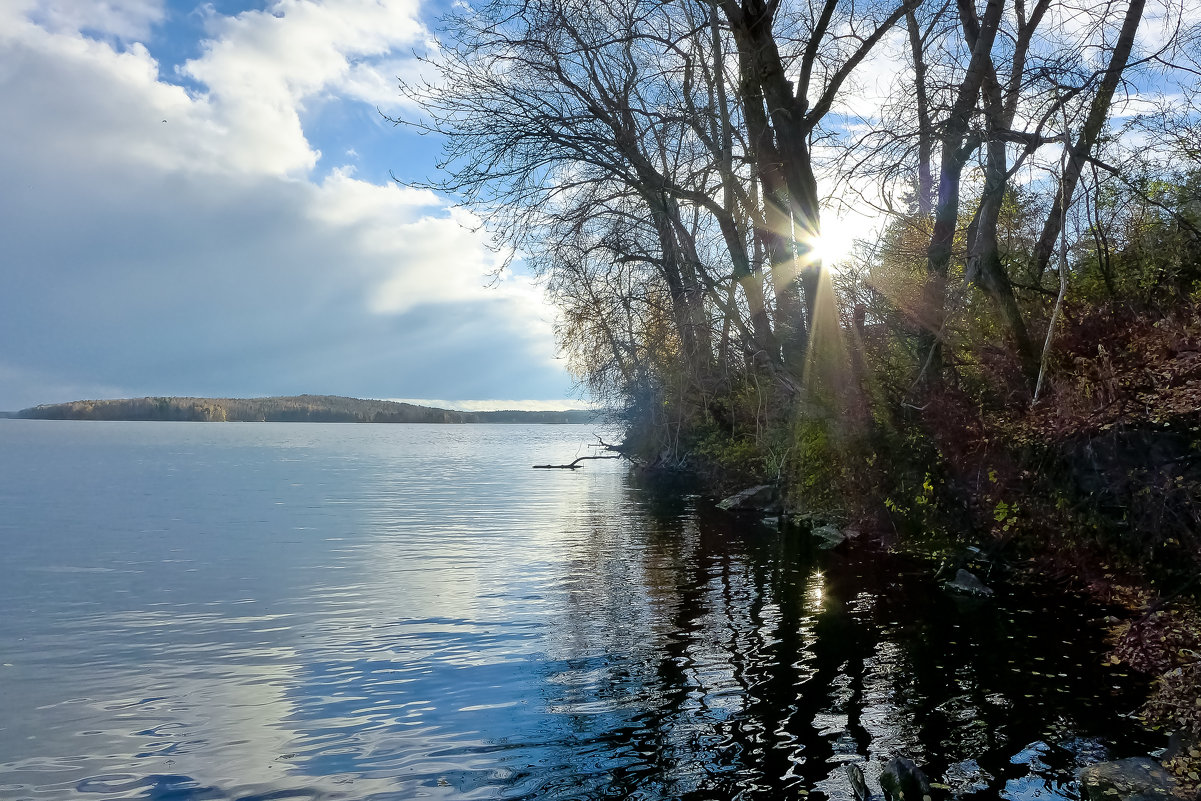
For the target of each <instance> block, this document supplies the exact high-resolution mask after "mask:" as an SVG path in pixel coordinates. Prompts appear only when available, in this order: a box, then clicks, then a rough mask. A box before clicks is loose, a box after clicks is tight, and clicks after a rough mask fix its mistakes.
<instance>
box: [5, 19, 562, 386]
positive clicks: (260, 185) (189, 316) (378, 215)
mask: <svg viewBox="0 0 1201 801" xmlns="http://www.w3.org/2000/svg"><path fill="white" fill-rule="evenodd" d="M437 13H438V9H437V8H436V7H435V6H431V5H428V4H427V5H419V4H418V2H417V0H381V2H372V1H371V0H312V1H308V0H305V1H301V0H284V1H283V2H269V3H263V2H258V3H243V2H230V0H217V1H216V2H209V3H203V4H193V3H189V2H174V0H172V2H164V0H107V2H101V1H99V0H5V2H4V3H3V4H0V108H3V109H4V113H3V115H0V244H2V247H3V251H2V255H0V286H2V287H3V291H0V343H2V346H0V409H9V410H11V409H17V408H22V407H25V406H30V405H33V404H37V403H52V402H58V401H67V400H75V399H81V398H97V397H128V396H140V395H215V396H253V395H277V394H278V395H283V394H294V393H302V392H312V393H328V394H344V395H355V396H360V397H375V398H408V399H431V400H438V401H441V402H456V403H458V402H464V401H492V402H493V403H492V404H490V405H502V406H512V405H515V404H514V403H513V401H529V402H531V403H525V404H522V405H527V406H537V405H540V404H539V403H533V402H545V403H547V404H549V405H551V406H559V407H562V406H565V405H569V404H567V403H565V402H564V401H565V400H568V399H571V398H573V397H574V396H573V394H572V382H571V379H570V377H569V376H568V375H567V374H566V372H565V370H564V367H563V362H562V360H560V359H558V358H556V356H557V354H556V351H555V347H554V341H553V319H554V313H553V310H552V309H550V308H549V307H548V306H547V305H546V304H545V303H544V301H543V298H542V294H541V291H540V290H539V288H538V287H537V286H536V285H535V284H534V283H533V282H532V281H530V280H529V279H528V278H527V277H524V276H522V275H509V276H507V277H505V278H504V279H503V280H501V281H500V282H499V283H496V284H495V285H489V281H488V273H489V271H490V270H491V269H492V268H493V267H495V265H496V263H497V257H496V256H495V254H493V253H492V252H490V251H489V250H488V249H487V248H486V246H485V242H484V240H483V238H482V237H481V235H479V234H476V233H473V232H472V230H471V225H472V223H473V222H474V221H473V220H472V219H471V218H470V217H468V216H466V215H465V214H464V213H463V212H462V211H461V210H456V209H454V208H453V207H452V206H451V205H450V203H449V201H448V200H447V199H446V198H441V197H438V196H435V195H432V194H430V193H428V192H423V191H420V190H416V189H413V188H409V187H404V186H398V185H396V184H395V183H393V182H392V181H391V179H390V178H389V172H393V173H395V174H396V175H397V176H398V177H400V178H401V179H402V180H416V179H420V178H422V177H426V176H429V175H430V174H431V173H432V171H433V169H434V168H433V163H434V158H435V156H436V155H437V152H438V143H437V142H436V141H433V140H430V139H429V138H424V137H419V136H416V135H414V134H412V133H410V132H408V131H405V130H403V129H397V128H394V127H393V126H391V125H390V124H388V123H387V122H386V121H385V120H383V119H382V118H381V117H380V115H379V111H378V110H382V111H384V112H387V113H390V114H398V113H403V112H405V110H406V105H405V100H404V98H402V97H400V96H399V93H398V90H397V80H396V79H397V76H398V75H408V76H412V75H414V74H415V72H414V71H415V69H416V66H415V63H414V61H413V59H412V55H411V54H412V53H413V52H414V51H415V50H417V51H420V50H421V49H422V48H423V46H424V44H425V42H426V41H427V37H428V24H429V21H430V20H432V19H433V18H434V17H435V16H436V14H437ZM377 109H378V110H377Z"/></svg>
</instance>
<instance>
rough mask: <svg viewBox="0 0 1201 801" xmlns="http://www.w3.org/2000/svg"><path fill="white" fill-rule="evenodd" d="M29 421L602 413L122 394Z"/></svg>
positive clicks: (529, 418)
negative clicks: (153, 396)
mask: <svg viewBox="0 0 1201 801" xmlns="http://www.w3.org/2000/svg"><path fill="white" fill-rule="evenodd" d="M10 416H11V417H16V418H18V419H23V420H175V421H188V422H206V423H207V422H250V423H264V422H266V423H551V424H556V423H557V424H564V423H591V422H594V421H596V420H597V419H598V418H599V417H600V413H599V412H597V411H594V410H589V409H569V410H563V411H523V410H516V409H514V410H505V411H494V412H465V411H457V410H454V409H438V408H434V407H431V406H417V405H415V404H411V403H398V402H396V401H383V400H361V399H359V398H345V397H341V396H337V395H297V396H292V397H272V398H176V397H156V398H121V399H117V400H80V401H72V402H70V403H51V404H43V405H41V406H34V407H31V408H29V409H22V410H21V411H19V412H16V413H15V414H12V415H10Z"/></svg>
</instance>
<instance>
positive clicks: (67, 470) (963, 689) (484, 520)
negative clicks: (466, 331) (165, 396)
mask: <svg viewBox="0 0 1201 801" xmlns="http://www.w3.org/2000/svg"><path fill="white" fill-rule="evenodd" d="M595 433H596V432H595V431H594V429H593V428H591V427H588V426H505V425H458V426H456V425H445V426H430V425H351V424H343V425H337V424H282V423H281V424H275V423H224V424H219V423H132V422H131V423H104V422H42V421H18V420H0V547H2V548H3V551H2V553H3V558H2V559H0V663H2V665H0V798H2V799H95V800H99V799H156V800H159V801H167V799H170V800H171V801H200V799H248V800H249V799H327V798H328V799H410V798H432V799H469V798H470V799H474V798H500V799H518V798H528V799H601V798H637V799H669V798H682V799H732V798H745V799H788V798H810V799H824V798H829V799H840V800H841V799H849V798H850V792H849V789H848V785H847V782H846V778H845V764H846V763H848V762H856V763H858V764H860V765H861V767H862V768H863V770H864V772H865V773H866V774H867V775H868V778H869V782H871V781H874V778H875V777H876V776H877V775H878V773H879V768H880V765H882V763H883V762H884V761H886V760H887V759H888V758H890V757H892V756H894V755H898V754H902V755H907V756H910V757H912V758H913V759H915V760H916V761H917V762H918V763H919V764H920V765H922V766H923V767H924V768H925V770H926V772H927V773H928V774H929V775H930V777H931V779H932V780H933V781H935V782H936V783H938V784H940V785H942V787H941V788H938V789H936V794H937V796H938V797H943V798H945V797H949V796H950V795H958V796H959V797H962V798H981V799H983V798H997V797H1001V798H1010V799H1034V798H1039V799H1048V798H1050V799H1059V798H1065V799H1074V798H1077V797H1078V794H1077V790H1076V788H1075V786H1074V784H1073V781H1072V777H1073V775H1074V771H1075V769H1076V768H1077V767H1078V766H1080V765H1083V764H1087V763H1089V762H1094V761H1098V760H1100V759H1104V758H1107V757H1113V758H1120V757H1126V756H1133V755H1145V754H1146V753H1147V752H1148V751H1149V750H1150V749H1153V748H1155V747H1156V746H1157V745H1162V743H1160V742H1158V741H1157V740H1156V739H1155V738H1153V737H1150V736H1149V735H1148V734H1146V733H1145V732H1143V731H1142V730H1141V729H1140V728H1139V727H1138V726H1137V725H1135V723H1134V722H1133V721H1132V720H1131V719H1130V718H1129V717H1127V715H1128V714H1129V713H1131V712H1133V711H1134V710H1135V709H1136V708H1137V706H1138V704H1139V696H1138V684H1137V682H1135V681H1134V680H1133V678H1132V677H1127V676H1124V675H1122V674H1120V673H1118V672H1115V669H1113V668H1109V667H1105V666H1103V665H1102V653H1103V644H1102V641H1101V628H1100V624H1099V623H1098V622H1097V621H1096V620H1095V618H1097V617H1098V615H1099V614H1100V613H1099V612H1098V611H1097V610H1095V609H1088V608H1084V607H1082V606H1078V605H1076V604H1074V603H1073V602H1071V601H1069V600H1065V599H1062V598H1058V597H1056V596H1055V595H1053V594H1050V595H1047V596H1041V595H1039V594H1038V593H1035V592H1033V591H1031V590H1029V589H1021V588H1006V587H1001V589H1002V592H1000V593H998V598H997V599H995V600H991V601H976V600H965V599H961V598H956V597H952V596H951V595H949V594H948V593H947V592H945V591H943V590H941V589H940V588H939V587H938V585H937V584H936V583H935V582H934V581H933V580H932V579H931V577H930V575H929V570H928V566H926V565H922V564H920V563H918V562H916V561H913V560H912V559H908V558H905V557H903V556H898V555H888V554H883V553H875V552H871V551H866V550H862V549H860V550H848V551H842V550H838V551H821V550H818V549H815V548H814V547H812V545H811V544H810V543H809V541H808V538H807V537H806V536H803V535H802V534H800V533H797V532H795V531H794V532H791V533H785V534H781V533H780V532H778V531H776V530H775V529H774V528H771V527H768V526H766V525H763V524H761V523H760V522H757V521H756V520H753V519H745V518H737V517H734V516H731V515H727V514H725V513H722V512H720V511H718V510H716V509H715V508H714V507H713V505H712V503H711V502H710V501H707V500H705V499H703V498H700V497H698V496H696V495H691V494H687V493H685V492H682V491H680V490H679V489H675V490H665V489H663V488H662V487H655V486H650V485H646V484H645V483H644V482H642V481H640V480H638V479H636V478H635V477H632V476H631V475H629V473H628V470H627V468H626V467H625V466H623V465H622V464H621V463H619V462H616V461H589V462H585V463H584V465H585V466H584V468H583V469H581V470H576V471H568V470H533V469H531V466H532V465H533V464H535V463H538V464H541V463H547V462H551V463H564V462H568V461H571V460H572V459H573V458H575V457H576V456H578V455H586V454H588V453H592V452H593V451H591V450H590V449H589V448H588V447H587V445H588V444H589V443H590V442H595Z"/></svg>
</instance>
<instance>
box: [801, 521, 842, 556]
mask: <svg viewBox="0 0 1201 801" xmlns="http://www.w3.org/2000/svg"><path fill="white" fill-rule="evenodd" d="M810 533H811V534H812V535H813V537H814V538H815V539H816V540H817V547H818V548H821V549H822V550H825V551H828V550H830V549H831V548H837V547H838V546H839V545H842V544H843V543H844V542H846V539H847V536H846V534H843V533H842V531H841V530H839V528H838V526H836V525H834V524H833V523H826V524H825V525H824V526H814V527H813V529H812V530H811V531H810Z"/></svg>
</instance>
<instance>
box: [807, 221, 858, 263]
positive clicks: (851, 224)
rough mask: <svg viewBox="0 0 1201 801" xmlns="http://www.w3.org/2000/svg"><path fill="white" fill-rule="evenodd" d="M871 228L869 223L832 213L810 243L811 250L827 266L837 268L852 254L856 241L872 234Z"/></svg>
mask: <svg viewBox="0 0 1201 801" xmlns="http://www.w3.org/2000/svg"><path fill="white" fill-rule="evenodd" d="M869 229H870V226H869V225H863V224H857V221H855V220H852V219H844V218H839V217H834V216H833V215H831V216H829V217H827V218H826V219H823V220H822V230H821V233H820V234H818V235H817V236H816V237H814V239H813V241H812V242H811V243H810V247H811V248H812V250H811V252H812V253H813V255H814V257H815V258H817V259H820V260H821V263H822V265H823V266H825V267H826V268H828V269H837V268H838V264H839V262H842V261H844V260H845V259H846V258H847V257H848V256H850V255H851V251H852V250H853V249H854V247H855V241H856V240H857V239H862V238H864V237H865V236H867V235H869V234H870V230H869Z"/></svg>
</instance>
